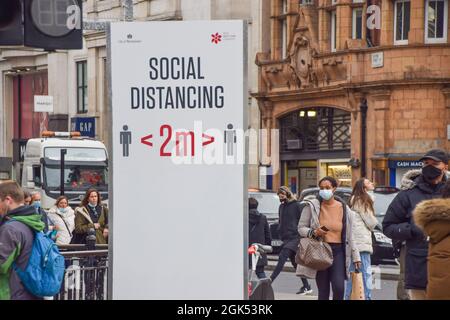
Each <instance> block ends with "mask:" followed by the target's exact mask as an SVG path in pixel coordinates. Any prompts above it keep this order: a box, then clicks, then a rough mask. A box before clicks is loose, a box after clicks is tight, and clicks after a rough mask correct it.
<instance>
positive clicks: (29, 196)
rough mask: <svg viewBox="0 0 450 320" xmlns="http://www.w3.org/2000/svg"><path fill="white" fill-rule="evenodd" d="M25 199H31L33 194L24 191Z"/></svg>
mask: <svg viewBox="0 0 450 320" xmlns="http://www.w3.org/2000/svg"><path fill="white" fill-rule="evenodd" d="M23 198H24V199H26V198H31V193H30V192H28V191H26V190H24V191H23Z"/></svg>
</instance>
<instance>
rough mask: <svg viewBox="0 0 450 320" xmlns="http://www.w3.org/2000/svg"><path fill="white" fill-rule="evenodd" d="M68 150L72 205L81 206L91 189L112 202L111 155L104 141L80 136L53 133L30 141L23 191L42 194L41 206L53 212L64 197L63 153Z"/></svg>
mask: <svg viewBox="0 0 450 320" xmlns="http://www.w3.org/2000/svg"><path fill="white" fill-rule="evenodd" d="M62 149H66V150H67V152H66V155H65V165H64V195H65V196H67V198H68V199H69V205H70V206H72V207H74V206H77V205H79V204H80V202H81V199H82V198H83V197H84V195H85V193H86V191H87V190H88V189H89V188H95V189H97V190H98V191H99V193H100V195H101V197H102V200H103V202H106V201H105V200H107V199H108V153H107V150H106V147H105V145H104V144H103V143H102V142H101V141H96V140H92V139H90V138H85V137H80V136H79V133H78V132H75V133H74V132H71V133H69V132H51V131H47V132H44V133H43V134H42V138H34V139H30V140H28V142H27V145H26V148H25V154H24V163H23V171H22V187H23V188H24V189H25V190H27V191H29V192H36V191H38V192H40V193H41V206H42V208H44V209H49V208H51V207H52V206H53V205H54V204H55V202H56V199H57V198H58V197H59V196H60V194H61V188H60V186H61V150H62Z"/></svg>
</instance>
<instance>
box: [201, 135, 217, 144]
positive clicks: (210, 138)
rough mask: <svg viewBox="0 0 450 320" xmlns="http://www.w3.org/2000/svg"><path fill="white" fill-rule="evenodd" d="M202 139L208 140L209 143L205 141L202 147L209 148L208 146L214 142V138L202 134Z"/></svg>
mask: <svg viewBox="0 0 450 320" xmlns="http://www.w3.org/2000/svg"><path fill="white" fill-rule="evenodd" d="M202 138H207V139H209V141H203V143H202V146H207V145H208V144H211V143H213V142H214V137H211V136H208V135H206V134H204V133H203V134H202Z"/></svg>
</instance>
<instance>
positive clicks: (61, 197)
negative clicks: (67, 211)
mask: <svg viewBox="0 0 450 320" xmlns="http://www.w3.org/2000/svg"><path fill="white" fill-rule="evenodd" d="M64 199H66V201H67V204H69V199H67V197H66V196H59V197H58V199H56V202H55V206H58V205H59V203H60V202H61V200H64Z"/></svg>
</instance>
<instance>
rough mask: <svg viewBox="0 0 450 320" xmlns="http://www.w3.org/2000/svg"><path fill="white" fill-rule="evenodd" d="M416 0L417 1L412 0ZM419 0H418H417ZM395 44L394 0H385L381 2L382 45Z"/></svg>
mask: <svg viewBox="0 0 450 320" xmlns="http://www.w3.org/2000/svg"><path fill="white" fill-rule="evenodd" d="M412 2H415V1H411V3H412ZM416 2H417V1H416ZM393 44H394V5H393V3H392V0H383V1H382V4H381V36H380V45H381V46H390V45H393Z"/></svg>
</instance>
